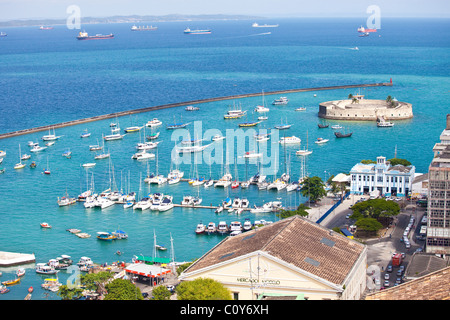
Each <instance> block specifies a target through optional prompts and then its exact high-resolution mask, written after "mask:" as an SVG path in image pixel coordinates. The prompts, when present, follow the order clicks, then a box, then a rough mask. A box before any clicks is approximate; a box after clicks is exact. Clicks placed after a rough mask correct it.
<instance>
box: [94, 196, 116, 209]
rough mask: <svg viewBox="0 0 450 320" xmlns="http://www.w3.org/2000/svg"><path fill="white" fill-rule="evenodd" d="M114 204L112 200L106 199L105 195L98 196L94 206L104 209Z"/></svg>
mask: <svg viewBox="0 0 450 320" xmlns="http://www.w3.org/2000/svg"><path fill="white" fill-rule="evenodd" d="M112 205H114V201H112V200H110V199H108V198H107V197H98V198H97V203H96V206H97V207H100V208H101V209H106V208H109V207H111V206H112Z"/></svg>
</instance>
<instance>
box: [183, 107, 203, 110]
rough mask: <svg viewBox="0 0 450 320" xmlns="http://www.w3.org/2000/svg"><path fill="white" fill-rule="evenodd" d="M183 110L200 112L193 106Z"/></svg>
mask: <svg viewBox="0 0 450 320" xmlns="http://www.w3.org/2000/svg"><path fill="white" fill-rule="evenodd" d="M184 110H186V111H197V110H200V108H199V107H194V106H187V107H186V108H184Z"/></svg>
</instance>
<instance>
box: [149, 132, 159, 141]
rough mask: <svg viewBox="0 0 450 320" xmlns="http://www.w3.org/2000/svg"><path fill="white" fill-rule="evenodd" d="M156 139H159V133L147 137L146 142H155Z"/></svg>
mask: <svg viewBox="0 0 450 320" xmlns="http://www.w3.org/2000/svg"><path fill="white" fill-rule="evenodd" d="M158 137H159V132H155V133H151V134H149V135H148V136H147V140H155V139H158Z"/></svg>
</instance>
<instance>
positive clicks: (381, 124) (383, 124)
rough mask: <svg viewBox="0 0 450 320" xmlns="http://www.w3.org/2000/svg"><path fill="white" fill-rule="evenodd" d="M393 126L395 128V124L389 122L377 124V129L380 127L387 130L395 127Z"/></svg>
mask: <svg viewBox="0 0 450 320" xmlns="http://www.w3.org/2000/svg"><path fill="white" fill-rule="evenodd" d="M393 126H394V123H393V122H389V121H380V122H377V127H380V128H387V127H393Z"/></svg>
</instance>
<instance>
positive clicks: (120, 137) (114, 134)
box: [103, 133, 125, 141]
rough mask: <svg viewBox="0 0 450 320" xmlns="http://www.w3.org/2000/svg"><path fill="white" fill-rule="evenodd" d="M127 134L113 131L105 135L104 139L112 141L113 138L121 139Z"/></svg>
mask: <svg viewBox="0 0 450 320" xmlns="http://www.w3.org/2000/svg"><path fill="white" fill-rule="evenodd" d="M124 136H125V135H123V134H120V133H111V134H109V135H106V136H103V139H104V140H105V141H112V140H120V139H123V137H124Z"/></svg>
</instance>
